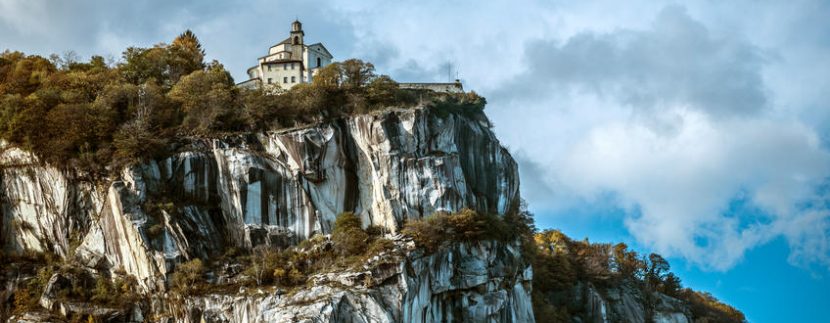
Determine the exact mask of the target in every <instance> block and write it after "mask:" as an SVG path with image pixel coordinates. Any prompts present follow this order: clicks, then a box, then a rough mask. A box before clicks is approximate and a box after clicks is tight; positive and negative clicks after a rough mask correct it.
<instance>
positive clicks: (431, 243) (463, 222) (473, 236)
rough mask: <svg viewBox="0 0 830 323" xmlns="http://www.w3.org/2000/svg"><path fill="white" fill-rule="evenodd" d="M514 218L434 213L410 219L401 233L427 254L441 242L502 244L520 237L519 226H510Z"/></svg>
mask: <svg viewBox="0 0 830 323" xmlns="http://www.w3.org/2000/svg"><path fill="white" fill-rule="evenodd" d="M511 219H515V217H508V216H505V217H504V218H502V217H500V216H498V215H493V214H482V213H479V212H476V211H473V210H470V209H463V210H461V211H459V212H457V213H449V212H443V211H441V212H436V213H434V214H432V215H430V216H427V217H425V218H423V219H412V220H409V221H407V222H406V224H404V228H403V230H402V233H403V234H405V235H408V236H410V237H412V239H413V240H415V243H416V245H418V246H419V247H423V248H424V249H426V250H427V252H435V251H437V250H438V249H439V248H440V247H441V246H442V245H443V244H444V243H446V242H449V241H455V242H475V241H483V240H497V241H503V242H510V241H514V240H515V239H517V238H520V231H521V230H522V229H521V228H522V227H521V224H520V223H511V222H510V221H509V220H511Z"/></svg>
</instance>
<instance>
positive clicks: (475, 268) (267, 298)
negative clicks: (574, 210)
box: [164, 239, 534, 323]
mask: <svg viewBox="0 0 830 323" xmlns="http://www.w3.org/2000/svg"><path fill="white" fill-rule="evenodd" d="M397 244H398V246H406V245H407V243H406V242H405V241H403V240H400V239H399V240H398V241H397ZM407 249H408V250H409V252H408V253H407V256H405V257H403V258H402V259H400V260H398V261H397V262H395V263H389V262H388V261H375V262H374V263H370V264H368V265H366V266H365V269H366V270H365V271H363V272H343V273H329V274H322V275H318V276H316V277H312V281H313V282H314V283H313V284H312V286H311V287H310V288H308V289H302V290H299V291H296V292H294V293H289V294H286V293H284V292H281V291H272V290H268V291H265V290H258V291H240V292H239V293H238V294H231V295H208V296H204V297H196V298H191V299H187V300H186V301H185V305H184V306H183V307H184V309H185V310H180V311H175V310H165V312H171V313H181V316H177V317H175V319H176V320H177V321H190V322H195V321H204V322H416V323H417V322H453V321H455V322H533V321H534V317H533V313H532V310H531V309H532V306H531V304H530V301H531V300H530V284H531V276H532V273H531V269H530V267H528V266H527V265H524V264H523V263H524V262H523V260H522V255H521V252H520V251H519V248H518V246H516V245H505V244H501V243H496V242H481V243H469V244H468V243H462V244H456V245H453V246H452V247H451V248H447V249H445V250H442V251H440V252H438V253H435V254H432V255H424V254H423V253H422V251H419V250H413V247H412V246H411V243H410V245H409V247H408V248H407ZM164 303H166V304H167V303H170V302H164Z"/></svg>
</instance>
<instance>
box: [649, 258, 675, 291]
mask: <svg viewBox="0 0 830 323" xmlns="http://www.w3.org/2000/svg"><path fill="white" fill-rule="evenodd" d="M645 263H646V275H645V276H646V277H645V281H646V286H647V287H648V288H649V290H655V289H656V288H657V286H658V285H659V284H660V283H662V282H663V278H664V277H665V275H666V274H668V273H669V269H671V266H670V265H669V262H668V261H666V259H664V258H663V257H662V256H660V255H658V254H656V253H652V254H649V255H648V261H646V262H645Z"/></svg>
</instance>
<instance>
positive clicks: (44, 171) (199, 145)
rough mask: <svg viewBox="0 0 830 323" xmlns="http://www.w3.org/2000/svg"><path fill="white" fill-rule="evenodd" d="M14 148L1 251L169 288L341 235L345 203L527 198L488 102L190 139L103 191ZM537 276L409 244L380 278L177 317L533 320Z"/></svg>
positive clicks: (384, 215) (405, 206) (388, 217)
mask: <svg viewBox="0 0 830 323" xmlns="http://www.w3.org/2000/svg"><path fill="white" fill-rule="evenodd" d="M2 149H3V152H2V154H1V155H0V162H1V163H2V166H3V167H2V169H0V176H2V178H1V181H0V185H2V187H0V194H2V196H1V198H2V199H1V200H0V207H2V212H3V213H2V227H0V233H2V236H0V241H2V247H3V249H4V250H5V251H9V252H25V251H29V250H31V251H44V250H51V251H53V252H55V253H56V254H58V255H60V256H62V257H74V258H75V259H77V260H79V261H80V262H81V263H83V264H84V265H86V266H88V267H90V268H96V269H98V270H103V271H121V270H123V271H124V272H126V273H127V274H130V275H133V276H135V277H136V278H137V280H138V282H139V284H140V285H141V287H142V288H143V290H145V291H148V292H154V291H161V290H163V286H164V280H165V279H166V277H167V275H168V274H169V273H170V272H171V271H172V270H173V268H174V267H175V265H176V264H177V263H179V262H181V261H184V260H188V259H193V258H201V259H208V258H211V257H214V256H217V255H219V254H221V253H222V252H223V251H224V250H225V249H227V248H240V249H250V248H252V247H254V246H257V245H261V244H268V245H289V244H295V243H297V242H298V241H300V240H302V239H306V238H308V237H310V236H312V235H313V234H315V233H329V232H330V231H331V229H332V225H333V222H334V219H335V217H336V215H337V214H339V213H341V212H345V211H352V212H355V213H356V214H358V215H359V216H360V217H361V219H362V222H363V223H364V225H375V226H380V227H383V228H385V230H387V232H389V233H395V232H397V231H398V230H399V229H400V228H401V226H402V224H403V223H404V222H405V221H406V220H407V219H413V218H421V217H424V216H427V215H430V214H432V213H434V212H436V211H457V210H460V209H462V208H472V209H475V210H478V211H480V212H486V213H497V214H504V213H506V212H508V211H509V210H511V209H512V208H514V207H517V205H518V203H519V193H518V192H519V183H518V173H517V169H516V163H515V162H514V160H513V159H512V158H511V156H510V155H509V154H508V152H507V150H506V149H504V148H503V147H501V145H500V144H499V142H498V140H497V139H496V138H495V136H494V134H493V133H492V131H491V129H490V125H489V122H488V121H487V119H486V117H485V116H484V115H483V114H481V113H477V114H471V115H469V116H463V115H460V114H446V115H439V114H437V113H434V112H432V111H430V110H429V109H426V108H421V109H409V110H388V111H386V112H383V113H379V114H372V115H360V116H354V117H349V118H345V119H340V120H338V121H336V122H332V123H327V124H321V125H317V126H313V127H308V128H302V129H295V130H288V131H279V132H270V133H265V134H258V135H247V136H237V137H229V138H225V139H221V140H218V139H214V140H207V139H193V140H190V141H189V142H187V143H186V144H185V145H184V146H183V147H181V148H180V149H179V152H178V153H176V154H174V155H172V156H170V157H168V158H165V159H162V160H153V161H148V162H145V163H142V164H138V165H134V166H131V167H129V168H126V169H123V170H122V171H121V172H120V174H119V175H118V176H117V177H116V178H114V179H112V180H111V182H109V183H108V184H107V185H105V186H101V187H96V186H95V185H93V184H90V183H87V182H85V181H82V180H79V179H78V178H76V177H75V176H73V175H72V173H71V172H67V171H60V170H57V169H54V168H51V167H49V166H46V165H41V164H40V163H38V162H37V160H36V158H34V157H32V156H30V155H28V154H27V153H25V152H23V151H20V150H18V149H16V148H11V147H2ZM356 275H360V274H359V273H358V274H356ZM531 275H532V274H531V271H530V270H529V268H528V267H527V266H526V265H524V264H523V262H522V261H521V253H520V251H519V249H518V248H516V247H515V246H510V245H501V244H495V243H493V244H489V243H482V244H479V245H464V244H461V245H455V246H453V247H452V248H451V249H449V250H446V251H443V252H442V253H438V254H435V255H432V256H423V255H421V256H418V253H417V252H415V253H408V256H407V257H405V258H404V259H402V260H400V262H399V263H397V265H395V266H394V270H391V271H388V272H386V274H385V276H384V277H385V279H384V280H383V282H379V283H378V284H377V285H376V286H372V287H365V286H361V285H360V284H357V283H356V284H355V285H354V286H353V287H350V288H344V287H342V286H340V285H337V284H335V285H331V284H326V283H322V282H321V283H320V284H319V285H315V286H314V287H313V288H311V289H310V290H308V291H304V292H301V293H299V294H296V295H293V296H291V297H287V296H283V295H278V294H277V293H266V294H262V295H258V296H257V295H253V296H252V295H247V296H234V295H213V296H208V297H204V298H198V299H192V300H188V303H187V304H188V305H187V306H188V307H187V309H186V310H185V311H184V312H185V313H189V314H187V315H186V316H184V317H182V316H178V318H179V319H181V320H189V319H191V318H194V319H195V318H197V317H198V318H199V319H205V320H206V321H214V319H215V320H218V321H223V320H225V321H248V322H266V321H283V320H281V319H273V318H297V319H301V320H307V321H338V322H339V321H354V322H392V321H407V322H432V321H444V320H456V321H490V322H502V321H517V322H525V321H532V320H533V314H532V311H531V308H532V307H531V305H530V291H529V289H530V284H529V282H530V279H531ZM348 277H349V276H348V275H346V276H339V277H336V278H334V279H335V280H337V281H342V280H344V279H345V280H348V279H347V278H348ZM337 286H339V287H337ZM298 297H299V298H298ZM314 317H323V318H327V319H315V318H314Z"/></svg>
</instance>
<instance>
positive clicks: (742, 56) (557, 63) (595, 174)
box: [494, 6, 830, 270]
mask: <svg viewBox="0 0 830 323" xmlns="http://www.w3.org/2000/svg"><path fill="white" fill-rule="evenodd" d="M525 55H526V57H525V61H526V62H533V63H531V64H532V66H531V67H530V68H528V69H527V70H526V71H525V72H524V73H522V74H520V75H518V76H517V77H516V81H515V82H513V83H512V84H511V86H508V87H505V88H502V89H500V90H498V91H496V93H497V94H498V95H496V96H495V99H494V100H495V103H496V104H501V105H505V106H511V113H512V114H514V115H516V114H517V113H516V112H517V110H516V109H518V111H522V112H524V114H523V115H525V116H526V117H519V118H518V119H520V120H516V121H515V122H516V123H524V124H525V125H528V124H530V125H531V126H530V127H526V128H527V129H551V128H552V127H553V128H556V127H563V128H561V129H559V130H555V129H554V130H547V131H545V132H543V133H539V134H536V135H531V136H530V138H519V139H513V140H512V141H513V142H516V141H519V142H524V143H527V144H524V145H522V151H523V152H524V153H525V154H526V155H527V156H532V157H531V158H536V160H537V163H541V164H544V165H547V166H548V167H547V168H545V169H542V170H540V169H538V167H537V169H534V168H530V169H524V170H522V171H523V173H524V175H525V176H524V177H523V178H525V179H529V180H530V181H531V182H536V181H538V180H537V178H539V177H542V178H548V179H549V180H548V185H549V187H551V188H552V190H553V191H554V192H557V191H558V194H553V195H552V196H551V199H552V200H554V202H553V204H554V205H556V204H569V203H570V204H569V206H571V207H573V203H574V197H578V198H580V199H582V200H588V201H589V202H590V201H599V199H600V197H601V196H605V194H607V193H609V192H611V193H613V194H615V196H617V197H618V199H617V202H618V204H619V206H620V207H622V208H624V209H626V210H627V216H626V218H625V219H624V222H625V225H626V227H627V229H628V231H629V232H630V233H631V234H632V235H633V236H634V237H635V238H636V239H637V241H639V242H640V243H642V244H643V245H645V246H647V247H648V248H649V249H652V250H655V251H657V252H660V253H663V254H666V255H672V256H682V257H685V258H687V259H689V260H690V261H691V262H693V263H696V264H698V265H700V266H702V267H704V268H709V269H715V270H725V269H728V268H731V267H732V266H734V265H735V264H736V263H737V262H738V261H740V260H741V258H742V256H743V255H744V253H745V252H746V251H747V250H748V249H750V248H753V247H754V246H757V245H759V244H761V243H765V242H767V241H769V240H771V239H774V238H777V237H779V236H783V237H785V238H786V239H787V240H788V241H789V243H790V246H791V248H792V256H791V261H793V262H801V263H811V262H818V263H822V264H825V265H826V264H830V263H828V247H827V244H828V239H827V232H828V230H827V228H828V219H830V217H828V212H827V210H826V209H825V208H824V207H822V206H820V205H816V203H814V202H815V201H820V200H823V199H824V198H825V197H824V196H822V194H821V192H820V191H819V190H818V188H819V187H820V185H821V184H822V183H824V182H825V179H826V178H827V177H828V176H830V153H828V151H827V149H826V147H825V146H824V145H823V144H822V142H821V140H820V138H819V136H818V134H817V132H816V131H815V130H813V129H812V128H811V127H809V126H807V125H805V124H804V123H802V122H800V121H799V120H797V119H793V118H786V117H781V116H780V115H779V114H778V113H776V111H774V108H773V107H772V106H771V101H773V100H772V99H771V98H770V94H769V92H770V91H769V90H768V89H767V88H766V84H765V82H764V81H763V75H762V73H763V70H764V68H765V67H766V65H767V64H768V59H767V58H766V56H767V54H766V53H764V51H763V50H761V49H759V48H757V47H755V46H753V45H751V44H750V43H748V42H747V41H746V40H742V39H735V38H726V37H720V36H718V35H713V34H712V33H711V32H710V31H709V30H708V29H707V28H706V27H705V26H704V25H703V24H701V23H700V22H698V21H696V20H694V19H693V18H691V17H690V16H689V14H688V13H687V12H686V10H685V9H684V8H682V7H676V6H669V7H667V8H665V9H664V10H662V11H661V12H660V13H659V14H657V16H656V17H655V19H654V21H653V23H652V24H651V26H649V27H648V28H647V29H643V30H628V29H624V30H616V31H613V32H608V33H596V32H582V33H578V34H575V35H573V36H571V37H569V38H567V39H566V40H565V41H557V40H536V41H531V42H529V43H528V44H527V47H526V51H525ZM540 98H545V99H542V100H540ZM540 102H544V103H540ZM545 111H549V113H556V114H559V115H560V116H558V117H542V118H536V117H537V116H538V115H540V114H543V113H545ZM518 115H522V114H521V113H518ZM502 133H504V132H502ZM508 136H509V135H508ZM554 138H562V139H559V140H560V142H559V143H558V144H556V145H551V144H549V142H550V141H551V140H554ZM546 142H548V143H546ZM551 146H554V147H551ZM537 186H538V185H537ZM548 203H549V204H550V203H551V202H550V201H548ZM810 205H812V206H810Z"/></svg>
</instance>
